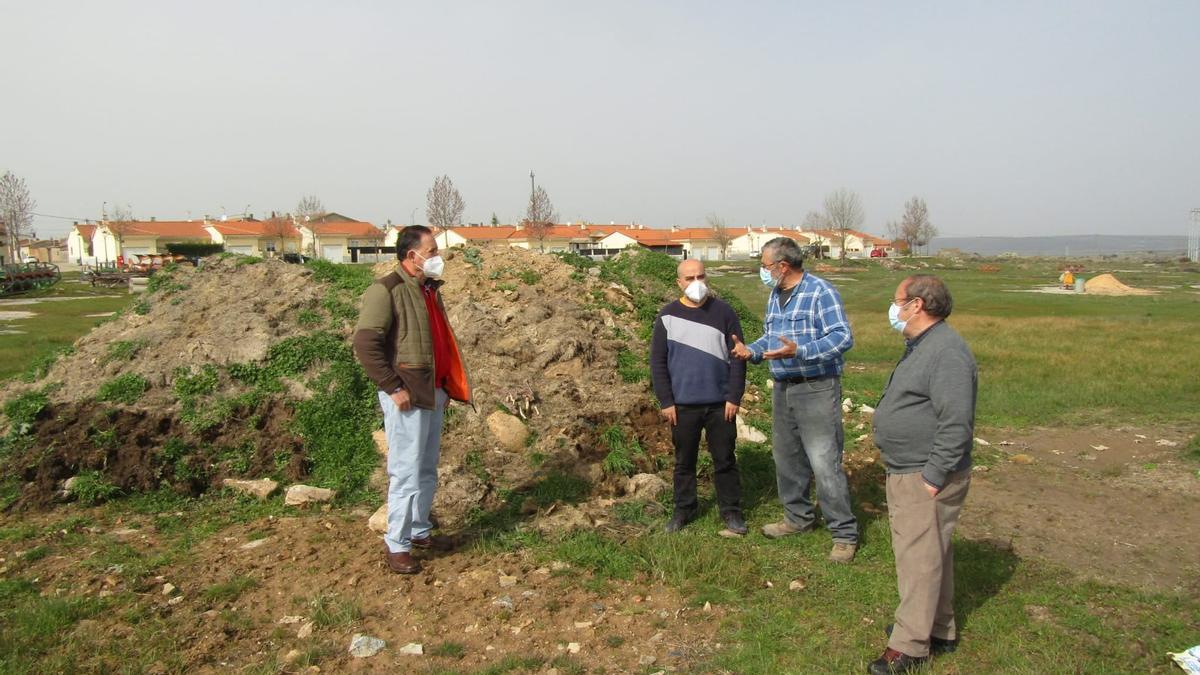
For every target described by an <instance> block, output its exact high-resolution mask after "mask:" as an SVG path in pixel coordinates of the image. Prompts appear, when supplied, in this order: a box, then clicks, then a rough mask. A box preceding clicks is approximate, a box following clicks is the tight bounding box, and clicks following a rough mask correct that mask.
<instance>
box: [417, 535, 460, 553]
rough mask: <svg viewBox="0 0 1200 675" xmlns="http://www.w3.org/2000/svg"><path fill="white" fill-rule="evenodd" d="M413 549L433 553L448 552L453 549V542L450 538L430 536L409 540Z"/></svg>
mask: <svg viewBox="0 0 1200 675" xmlns="http://www.w3.org/2000/svg"><path fill="white" fill-rule="evenodd" d="M410 541H411V542H412V545H413V548H419V549H422V550H433V551H450V550H453V549H454V545H455V541H454V539H453V538H451V537H446V536H442V535H432V536H429V537H425V538H423V539H415V538H414V539H411V540H410Z"/></svg>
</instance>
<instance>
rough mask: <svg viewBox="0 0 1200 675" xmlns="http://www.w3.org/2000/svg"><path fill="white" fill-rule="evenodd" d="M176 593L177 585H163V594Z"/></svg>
mask: <svg viewBox="0 0 1200 675" xmlns="http://www.w3.org/2000/svg"><path fill="white" fill-rule="evenodd" d="M174 592H175V584H163V587H162V594H163V595H170V594H172V593H174Z"/></svg>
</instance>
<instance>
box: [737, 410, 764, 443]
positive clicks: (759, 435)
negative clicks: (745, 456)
mask: <svg viewBox="0 0 1200 675" xmlns="http://www.w3.org/2000/svg"><path fill="white" fill-rule="evenodd" d="M737 436H738V439H739V440H743V441H746V442H747V443H766V442H767V435H766V434H764V433H763V432H761V431H759V430H758V429H755V428H754V427H752V426H750V425H749V424H746V420H744V419H742V416H741V415H738V416H737Z"/></svg>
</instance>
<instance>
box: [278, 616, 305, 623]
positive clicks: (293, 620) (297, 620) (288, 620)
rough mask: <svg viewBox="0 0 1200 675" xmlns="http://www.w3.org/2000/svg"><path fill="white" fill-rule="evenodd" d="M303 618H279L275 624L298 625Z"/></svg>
mask: <svg viewBox="0 0 1200 675" xmlns="http://www.w3.org/2000/svg"><path fill="white" fill-rule="evenodd" d="M303 618H304V617H302V616H284V617H281V618H280V619H279V621H277V622H276V623H283V624H288V623H300V621H301V620H302V619H303Z"/></svg>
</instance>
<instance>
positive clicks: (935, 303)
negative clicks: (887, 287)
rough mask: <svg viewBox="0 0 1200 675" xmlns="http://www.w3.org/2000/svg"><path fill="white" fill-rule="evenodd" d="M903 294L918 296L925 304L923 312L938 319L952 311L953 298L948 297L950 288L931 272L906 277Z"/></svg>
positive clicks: (911, 296)
mask: <svg viewBox="0 0 1200 675" xmlns="http://www.w3.org/2000/svg"><path fill="white" fill-rule="evenodd" d="M904 295H906V296H908V299H910V300H911V299H912V298H920V299H921V300H922V301H924V304H925V313H927V314H929V315H930V316H935V317H937V318H939V319H945V318H946V317H948V316H950V312H952V311H954V298H952V297H950V289H949V288H946V284H945V282H943V281H942V280H941V279H940V278H939V277H935V276H933V275H932V274H914V275H912V276H911V277H909V278H908V283H907V284H906V285H905V286H904Z"/></svg>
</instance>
